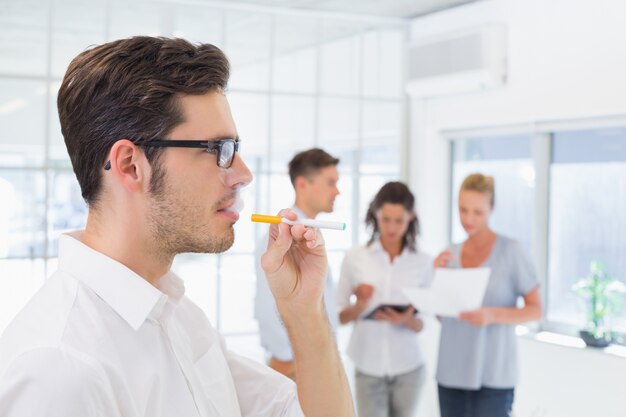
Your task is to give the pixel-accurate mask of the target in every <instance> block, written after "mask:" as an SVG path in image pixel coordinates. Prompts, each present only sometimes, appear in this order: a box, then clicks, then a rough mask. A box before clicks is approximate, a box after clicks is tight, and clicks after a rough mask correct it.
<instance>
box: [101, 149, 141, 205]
mask: <svg viewBox="0 0 626 417" xmlns="http://www.w3.org/2000/svg"><path fill="white" fill-rule="evenodd" d="M109 162H110V164H111V168H110V170H109V171H108V172H110V173H111V174H113V176H114V178H115V179H116V180H117V181H118V182H119V183H120V184H121V185H122V186H123V187H124V188H125V189H126V191H127V192H129V193H132V192H137V191H140V190H142V189H143V183H144V181H145V178H147V172H146V167H147V161H146V158H145V156H144V154H143V152H141V150H140V149H139V147H138V146H137V145H135V144H134V143H133V142H131V141H130V140H128V139H121V140H118V141H117V142H115V144H113V146H112V147H111V151H110V152H109Z"/></svg>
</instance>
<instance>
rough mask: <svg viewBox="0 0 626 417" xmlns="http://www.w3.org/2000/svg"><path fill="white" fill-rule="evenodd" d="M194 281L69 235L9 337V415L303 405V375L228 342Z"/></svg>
mask: <svg viewBox="0 0 626 417" xmlns="http://www.w3.org/2000/svg"><path fill="white" fill-rule="evenodd" d="M184 292H185V288H184V284H183V282H182V280H180V279H179V278H178V277H177V276H176V275H175V274H173V273H172V272H170V273H168V274H167V275H165V276H164V277H163V278H162V279H161V280H160V281H159V282H158V283H157V285H156V287H155V286H152V285H150V284H149V283H148V282H147V281H145V280H144V279H142V278H141V277H140V276H138V275H137V274H135V273H134V272H133V271H131V270H130V269H128V268H126V267H125V266H124V265H122V264H120V263H118V262H116V261H115V260H113V259H111V258H108V257H107V256H105V255H103V254H101V253H99V252H97V251H95V250H93V249H91V248H89V247H88V246H86V245H84V244H83V243H82V242H80V240H78V238H77V237H73V236H68V235H65V236H62V237H61V239H60V241H59V269H58V271H57V272H56V273H55V274H54V275H52V276H51V277H50V278H49V279H48V280H47V281H46V283H45V284H44V286H43V287H42V288H41V290H40V291H39V292H38V293H37V294H36V295H35V296H34V297H33V299H32V300H31V301H30V302H29V303H28V304H27V305H26V307H25V308H24V309H23V310H22V311H21V312H20V313H19V314H18V316H17V317H16V319H15V320H14V321H13V322H12V324H11V325H10V326H9V327H8V328H7V330H6V331H5V332H4V334H3V336H2V338H1V339H0V415H1V416H3V417H18V416H19V417H26V416H42V415H45V416H47V417H56V416H58V417H70V416H76V417H77V416H81V417H92V416H102V417H104V416H106V417H116V416H120V417H121V416H124V417H139V416H145V417H179V416H185V417H188V416H200V417H217V416H222V417H238V416H267V417H270V416H298V417H301V416H303V414H302V411H301V408H300V405H299V403H298V399H297V394H296V386H295V384H294V383H293V382H292V381H291V380H289V379H288V378H286V377H284V376H282V375H280V374H278V373H277V372H274V371H273V370H271V369H269V368H268V367H267V366H265V365H262V364H258V363H256V362H254V361H252V360H248V359H246V358H243V357H241V356H238V355H236V354H234V353H231V352H229V351H227V350H226V347H225V344H224V340H223V338H222V337H221V336H220V335H219V333H218V332H217V330H215V329H214V328H213V327H212V326H211V324H210V323H209V321H208V319H207V318H206V316H205V315H204V313H203V312H202V311H201V310H200V308H198V307H197V306H196V305H195V304H193V303H192V302H191V301H190V300H189V299H188V298H187V297H185V296H184Z"/></svg>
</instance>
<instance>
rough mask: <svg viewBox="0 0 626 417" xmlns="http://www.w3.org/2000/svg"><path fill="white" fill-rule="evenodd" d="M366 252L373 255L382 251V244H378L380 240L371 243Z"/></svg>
mask: <svg viewBox="0 0 626 417" xmlns="http://www.w3.org/2000/svg"><path fill="white" fill-rule="evenodd" d="M367 250H368V251H370V252H372V253H374V252H380V251H384V250H385V249H383V245H382V243H380V239H376V240H374V241H373V242H372V244H371V245H369V246H368V247H367Z"/></svg>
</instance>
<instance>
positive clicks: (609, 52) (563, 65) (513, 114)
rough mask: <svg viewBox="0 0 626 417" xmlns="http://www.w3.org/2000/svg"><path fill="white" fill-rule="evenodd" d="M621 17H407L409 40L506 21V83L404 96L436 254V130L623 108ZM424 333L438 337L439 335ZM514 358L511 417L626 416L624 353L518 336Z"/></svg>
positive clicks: (444, 208)
mask: <svg viewBox="0 0 626 417" xmlns="http://www.w3.org/2000/svg"><path fill="white" fill-rule="evenodd" d="M624 16H626V3H624V2H621V1H617V0H593V1H591V0H549V1H546V0H525V1H519V0H492V1H479V2H476V3H473V4H469V5H466V6H462V7H457V8H454V9H450V10H447V11H444V12H441V13H437V14H434V15H430V16H426V17H423V18H418V19H415V20H414V21H413V22H412V25H411V39H412V40H420V39H427V38H431V37H436V36H440V35H444V34H447V33H453V32H456V31H462V30H465V29H470V28H472V27H477V26H481V25H484V24H487V23H501V24H504V25H505V26H506V28H507V50H508V71H507V73H508V79H507V82H506V85H505V86H504V87H503V88H499V89H496V90H491V91H487V92H478V93H472V94H463V95H456V96H447V97H438V98H429V99H418V98H412V99H411V109H410V130H409V131H410V183H411V185H412V187H413V189H414V190H415V191H416V193H417V199H418V212H419V215H420V218H421V220H422V227H423V228H422V239H421V246H422V248H424V250H426V251H428V252H430V253H433V254H436V253H438V252H439V251H440V250H441V249H443V248H444V247H445V246H447V245H448V236H449V233H448V223H449V190H448V187H449V171H450V155H449V146H448V143H447V142H446V141H445V140H443V139H442V132H444V131H447V130H457V129H473V128H482V127H495V126H507V125H523V126H527V128H528V129H529V130H532V126H533V125H534V124H535V123H537V122H545V121H559V120H574V121H575V120H579V119H583V118H592V117H598V116H612V115H626V25H625V24H624ZM434 336H436V335H434ZM423 339H424V341H425V343H427V344H429V345H430V344H436V337H430V338H423ZM427 349H428V350H429V351H433V350H434V349H433V346H428V347H427ZM567 349H569V350H567ZM520 357H521V363H520V366H521V368H522V381H521V383H520V385H519V387H518V395H517V403H516V406H515V408H516V411H517V414H516V416H520V417H531V416H537V417H540V416H541V417H543V416H549V417H558V416H567V417H577V416H581V417H582V416H588V415H602V416H606V417H609V416H615V417H617V416H618V415H619V416H624V415H626V411H625V410H626V400H624V398H623V396H622V398H619V396H617V395H612V394H613V393H615V392H616V388H615V387H620V386H621V387H623V386H624V375H626V373H624V369H625V368H626V359H624V358H621V357H617V356H612V355H604V356H603V354H602V353H598V352H589V350H585V349H574V348H563V347H555V346H553V345H550V344H546V343H543V342H536V341H531V340H524V341H522V342H521V343H520ZM432 360H433V362H434V357H433V359H432ZM434 366H435V364H434V363H431V369H434ZM612 370H613V371H612ZM594 375H595V378H597V381H594V380H593V379H594V378H591V376H594ZM590 379H591V380H590ZM587 390H588V391H587ZM609 394H610V395H609ZM594 398H597V399H600V400H601V401H599V402H598V403H595V401H594ZM592 402H594V403H595V404H593V408H591V406H590V405H589V404H590V403H592ZM430 408H431V407H429V409H430ZM592 410H593V411H592ZM424 415H426V414H424ZM428 415H437V413H436V410H435V411H434V412H432V413H430V414H428Z"/></svg>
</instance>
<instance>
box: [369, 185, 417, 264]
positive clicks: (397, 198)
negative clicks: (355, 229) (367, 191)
mask: <svg viewBox="0 0 626 417" xmlns="http://www.w3.org/2000/svg"><path fill="white" fill-rule="evenodd" d="M384 204H401V205H402V206H403V207H404V209H405V210H406V211H408V212H409V213H414V212H415V197H414V196H413V193H412V192H411V190H409V187H407V186H406V185H405V184H404V183H401V182H388V183H387V184H385V185H383V186H382V188H381V189H380V190H378V193H376V196H375V197H374V199H373V200H372V202H371V203H370V206H369V208H368V209H367V214H366V215H365V225H366V226H367V227H371V228H372V236H371V237H370V240H369V242H367V245H368V246H369V245H371V244H372V243H374V241H375V240H376V239H377V238H378V236H379V235H380V230H379V228H378V222H377V221H376V212H377V211H378V210H380V208H381V207H382V206H383V205H384ZM419 224H420V223H419V219H418V218H417V213H416V214H415V218H414V219H413V220H411V222H410V223H409V226H408V228H407V229H406V233H404V236H403V238H402V249H404V248H405V247H408V248H409V249H410V250H411V251H413V252H415V251H416V250H417V247H416V243H415V240H416V238H417V236H418V235H419V230H420V228H419Z"/></svg>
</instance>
